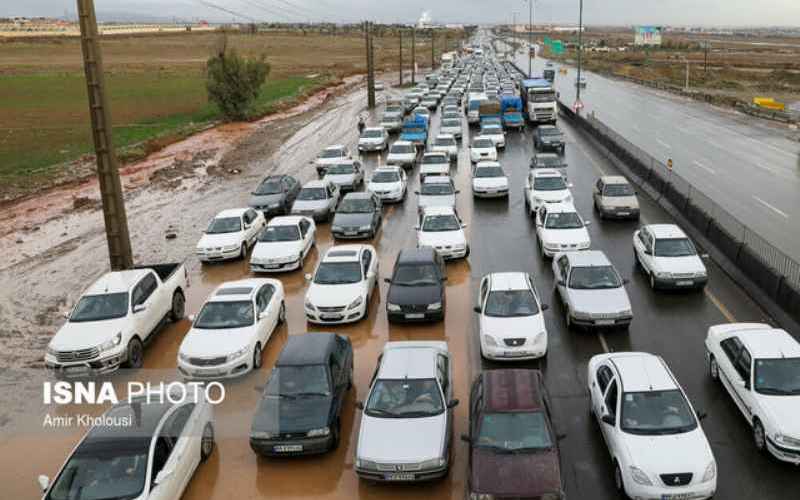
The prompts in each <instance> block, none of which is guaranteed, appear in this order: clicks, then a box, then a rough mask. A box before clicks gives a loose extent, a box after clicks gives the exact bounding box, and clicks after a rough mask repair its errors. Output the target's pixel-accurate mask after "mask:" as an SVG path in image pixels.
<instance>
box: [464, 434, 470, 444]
mask: <svg viewBox="0 0 800 500" xmlns="http://www.w3.org/2000/svg"><path fill="white" fill-rule="evenodd" d="M461 440H462V441H464V442H465V443H472V440H471V439H470V438H469V434H462V435H461Z"/></svg>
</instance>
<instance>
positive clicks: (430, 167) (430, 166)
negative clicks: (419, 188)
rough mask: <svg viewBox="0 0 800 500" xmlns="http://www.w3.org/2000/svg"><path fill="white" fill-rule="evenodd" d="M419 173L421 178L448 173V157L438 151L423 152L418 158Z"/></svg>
mask: <svg viewBox="0 0 800 500" xmlns="http://www.w3.org/2000/svg"><path fill="white" fill-rule="evenodd" d="M419 175H420V177H421V178H423V179H424V178H425V177H426V176H429V175H450V157H449V156H448V155H447V153H442V152H440V151H437V152H433V151H432V152H428V153H425V154H424V155H422V160H420V167H419Z"/></svg>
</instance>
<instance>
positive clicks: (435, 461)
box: [419, 458, 447, 470]
mask: <svg viewBox="0 0 800 500" xmlns="http://www.w3.org/2000/svg"><path fill="white" fill-rule="evenodd" d="M445 465H447V460H446V459H444V458H432V459H430V460H425V461H424V462H422V463H421V464H419V466H420V469H423V470H425V469H435V468H437V467H444V466H445Z"/></svg>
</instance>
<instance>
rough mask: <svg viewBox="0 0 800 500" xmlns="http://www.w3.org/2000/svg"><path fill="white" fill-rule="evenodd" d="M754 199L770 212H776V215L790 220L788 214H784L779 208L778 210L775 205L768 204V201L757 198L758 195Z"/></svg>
mask: <svg viewBox="0 0 800 500" xmlns="http://www.w3.org/2000/svg"><path fill="white" fill-rule="evenodd" d="M753 198H754V199H755V200H756V201H757V202H759V203H761V204H762V205H764V206H765V207H767V208H769V209H770V210H772V211H773V212H775V213H776V214H778V215H781V216H783V217H784V218H786V219H788V218H789V214H787V213H786V212H784V211H783V210H781V209H779V208H776V207H775V206H774V205H770V204H769V203H767V202H766V201H764V200H762V199H761V198H759V197H758V196H756V195H753Z"/></svg>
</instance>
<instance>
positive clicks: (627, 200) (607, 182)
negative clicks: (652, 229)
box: [593, 175, 639, 219]
mask: <svg viewBox="0 0 800 500" xmlns="http://www.w3.org/2000/svg"><path fill="white" fill-rule="evenodd" d="M593 195H594V208H595V210H597V212H598V213H599V214H600V218H601V219H605V218H615V219H639V200H638V199H637V198H636V191H634V189H633V186H631V184H630V183H629V182H628V179H626V178H625V177H622V176H618V175H607V176H605V177H601V178H599V179H598V180H597V182H596V183H595V185H594V193H593Z"/></svg>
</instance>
